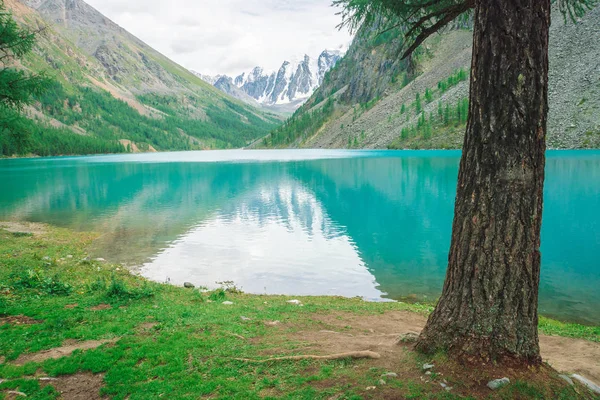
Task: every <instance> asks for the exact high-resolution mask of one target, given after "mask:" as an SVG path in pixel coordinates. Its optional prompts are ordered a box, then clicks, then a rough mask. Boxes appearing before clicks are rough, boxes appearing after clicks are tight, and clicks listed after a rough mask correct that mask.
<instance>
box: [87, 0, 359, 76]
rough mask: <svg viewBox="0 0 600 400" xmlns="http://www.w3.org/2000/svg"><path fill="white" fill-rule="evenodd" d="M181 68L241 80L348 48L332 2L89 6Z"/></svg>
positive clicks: (112, 2)
mask: <svg viewBox="0 0 600 400" xmlns="http://www.w3.org/2000/svg"><path fill="white" fill-rule="evenodd" d="M87 2H88V3H89V4H91V5H92V6H94V7H95V8H96V9H98V10H99V11H101V12H102V13H103V14H104V15H106V16H107V17H109V18H110V19H112V20H113V21H115V22H116V23H117V24H119V25H121V26H122V27H123V28H125V29H127V30H128V31H129V32H131V33H133V34H134V35H136V36H138V37H139V38H140V39H142V40H143V41H145V42H146V43H148V44H149V45H151V46H152V47H154V48H155V49H157V50H159V51H160V52H162V53H163V54H165V55H166V56H168V57H170V58H172V59H173V60H175V61H177V62H178V63H180V64H182V65H183V66H185V67H187V68H189V69H193V70H196V71H198V72H201V73H204V74H210V75H215V74H223V73H225V74H228V75H237V74H239V73H241V72H243V71H246V70H249V69H251V68H253V67H254V66H256V65H260V66H263V67H264V68H265V69H267V70H276V69H278V68H279V67H280V65H281V63H282V62H283V61H284V60H290V59H294V58H299V57H300V56H302V55H303V54H309V55H314V56H317V55H318V54H319V53H320V52H321V51H322V50H324V49H337V48H340V47H341V46H345V47H347V46H348V44H349V43H350V40H351V38H350V35H349V33H348V31H347V30H342V31H339V30H338V29H337V28H336V25H337V24H338V23H339V22H340V17H339V16H338V15H336V12H337V11H338V10H337V9H335V8H333V7H331V0H168V1H165V0H87Z"/></svg>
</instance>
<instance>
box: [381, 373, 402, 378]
mask: <svg viewBox="0 0 600 400" xmlns="http://www.w3.org/2000/svg"><path fill="white" fill-rule="evenodd" d="M381 376H385V377H388V378H397V377H398V374H397V373H395V372H386V373H385V374H383V375H381Z"/></svg>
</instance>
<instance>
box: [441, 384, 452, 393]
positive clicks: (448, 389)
mask: <svg viewBox="0 0 600 400" xmlns="http://www.w3.org/2000/svg"><path fill="white" fill-rule="evenodd" d="M440 386H441V387H443V388H444V389H446V391H447V392H449V391H451V390H452V388H451V387H450V386H448V385H447V384H445V383H444V382H440Z"/></svg>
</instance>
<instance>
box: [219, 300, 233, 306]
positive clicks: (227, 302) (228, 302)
mask: <svg viewBox="0 0 600 400" xmlns="http://www.w3.org/2000/svg"><path fill="white" fill-rule="evenodd" d="M221 304H224V305H226V306H230V305H232V304H233V302H232V301H224V302H222V303H221Z"/></svg>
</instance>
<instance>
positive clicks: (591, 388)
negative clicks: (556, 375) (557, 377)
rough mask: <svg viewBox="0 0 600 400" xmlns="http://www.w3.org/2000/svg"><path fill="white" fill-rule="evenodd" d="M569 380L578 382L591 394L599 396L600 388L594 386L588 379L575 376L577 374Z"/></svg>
mask: <svg viewBox="0 0 600 400" xmlns="http://www.w3.org/2000/svg"><path fill="white" fill-rule="evenodd" d="M571 378H573V379H576V380H578V381H579V382H581V383H582V384H584V385H585V386H586V387H587V388H588V389H590V390H591V391H592V392H594V393H597V394H600V386H598V385H596V384H595V383H594V382H592V381H590V380H589V379H587V378H584V377H583V376H581V375H577V374H573V375H571Z"/></svg>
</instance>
